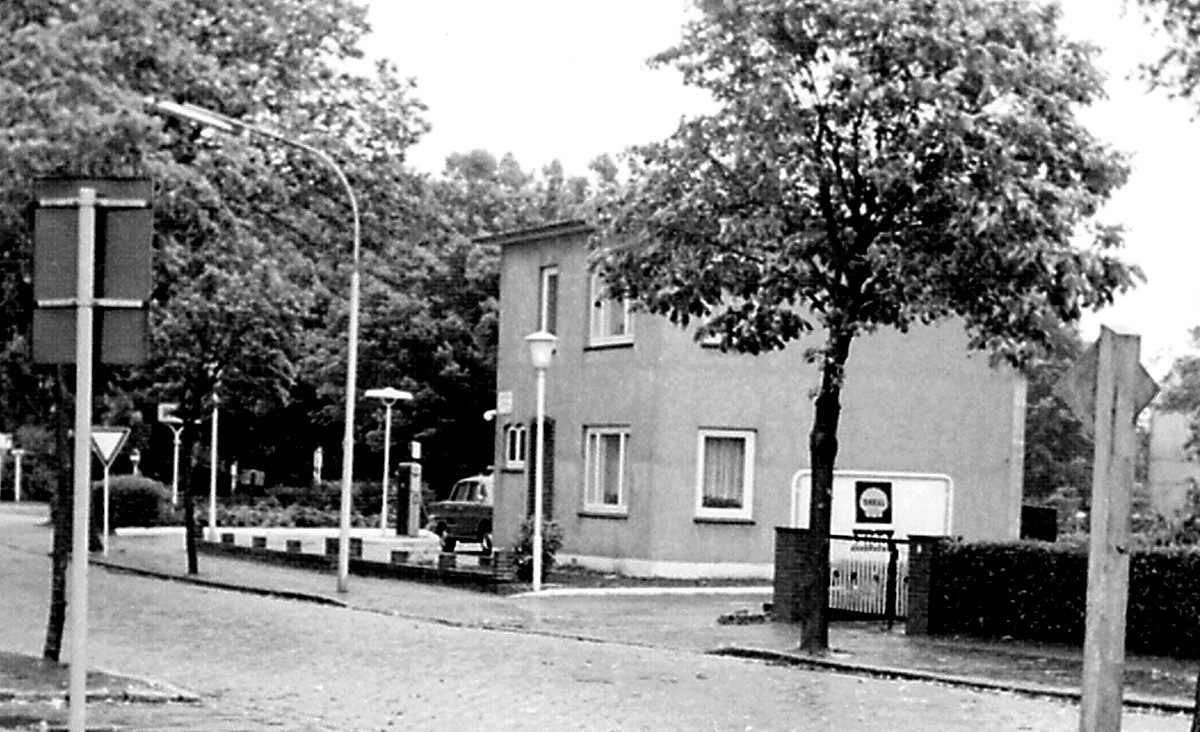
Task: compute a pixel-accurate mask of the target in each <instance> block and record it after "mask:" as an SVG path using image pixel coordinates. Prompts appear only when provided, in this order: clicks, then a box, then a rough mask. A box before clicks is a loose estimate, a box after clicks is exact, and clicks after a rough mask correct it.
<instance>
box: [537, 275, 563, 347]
mask: <svg viewBox="0 0 1200 732" xmlns="http://www.w3.org/2000/svg"><path fill="white" fill-rule="evenodd" d="M538 330H544V331H547V332H548V333H553V334H555V335H558V267H554V266H551V267H542V271H541V279H540V281H539V284H538Z"/></svg>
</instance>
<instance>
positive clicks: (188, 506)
mask: <svg viewBox="0 0 1200 732" xmlns="http://www.w3.org/2000/svg"><path fill="white" fill-rule="evenodd" d="M180 450H181V451H182V452H183V454H184V455H186V456H187V467H186V469H185V470H184V473H183V475H184V477H183V524H184V527H185V528H184V537H185V542H186V544H187V565H188V570H187V571H188V574H199V573H200V560H199V557H198V556H197V553H196V502H195V499H194V498H193V496H194V494H195V490H194V488H195V486H193V485H192V481H193V478H192V476H193V475H194V474H195V472H196V455H195V453H196V434H195V430H194V429H188V428H186V427H185V428H184V430H183V444H182V445H181V446H180Z"/></svg>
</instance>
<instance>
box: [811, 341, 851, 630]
mask: <svg viewBox="0 0 1200 732" xmlns="http://www.w3.org/2000/svg"><path fill="white" fill-rule="evenodd" d="M852 340H853V334H851V333H844V332H831V333H830V335H829V344H828V348H827V352H826V353H825V357H824V365H823V367H822V369H821V391H820V392H819V393H818V395H817V400H816V406H815V409H814V413H813V426H812V432H810V433H809V438H808V450H809V464H810V466H811V469H812V496H811V497H810V499H809V514H808V516H809V523H808V528H809V531H810V532H811V533H812V540H813V542H814V547H813V551H812V552H811V553H810V554H809V557H808V559H809V561H811V562H812V563H813V564H814V565H815V566H814V567H813V571H812V575H811V576H813V577H815V578H817V580H816V581H815V582H811V583H809V584H808V585H806V586H805V587H802V588H801V589H800V593H801V605H802V606H801V608H800V613H801V618H800V649H801V650H804V651H808V652H810V653H819V652H823V651H826V650H828V648H829V530H830V519H831V516H832V501H833V471H834V464H835V463H836V460H837V452H838V438H837V433H838V423H839V422H840V421H841V415H842V382H843V379H844V376H845V371H846V360H847V359H848V358H849V356H850V343H851V341H852Z"/></svg>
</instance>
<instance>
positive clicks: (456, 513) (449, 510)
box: [428, 475, 492, 554]
mask: <svg viewBox="0 0 1200 732" xmlns="http://www.w3.org/2000/svg"><path fill="white" fill-rule="evenodd" d="M428 528H429V530H430V531H432V532H433V533H435V534H437V535H438V536H439V537H440V538H441V541H442V551H445V552H452V551H454V547H455V546H457V545H458V543H459V542H460V541H463V542H478V543H479V545H480V549H481V551H482V552H483V553H484V554H491V553H492V476H490V475H474V476H471V477H470V478H463V479H462V480H460V481H458V482H457V483H455V484H454V487H453V488H451V489H450V497H449V498H448V499H447V500H445V501H437V502H436V503H433V504H431V505H430V506H429V524H428Z"/></svg>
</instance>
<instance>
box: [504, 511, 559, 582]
mask: <svg viewBox="0 0 1200 732" xmlns="http://www.w3.org/2000/svg"><path fill="white" fill-rule="evenodd" d="M562 543H563V532H562V527H561V526H559V525H558V524H556V523H555V522H553V521H542V576H543V577H545V576H546V573H547V572H549V571H550V569H551V567H553V566H554V559H555V556H556V555H557V554H558V550H559V549H561V548H562ZM513 566H514V568H515V569H516V573H517V579H519V580H521V581H523V582H529V581H531V580H532V579H533V519H532V518H527V519H525V521H523V522H522V523H521V533H520V535H519V536H518V538H517V546H516V547H515V548H514V549H513Z"/></svg>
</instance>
